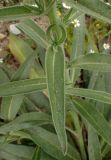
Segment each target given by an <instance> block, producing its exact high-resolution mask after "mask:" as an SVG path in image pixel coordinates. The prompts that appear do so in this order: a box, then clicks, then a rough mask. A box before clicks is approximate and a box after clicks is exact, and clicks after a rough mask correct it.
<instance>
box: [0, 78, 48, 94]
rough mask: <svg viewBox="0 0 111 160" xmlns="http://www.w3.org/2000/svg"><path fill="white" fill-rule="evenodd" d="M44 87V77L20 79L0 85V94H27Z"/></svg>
mask: <svg viewBox="0 0 111 160" xmlns="http://www.w3.org/2000/svg"><path fill="white" fill-rule="evenodd" d="M43 89H46V79H45V78H38V79H32V80H29V79H27V80H20V81H14V82H8V83H4V84H2V85H0V96H3V97H4V96H11V95H18V94H28V93H31V92H38V91H41V90H43Z"/></svg>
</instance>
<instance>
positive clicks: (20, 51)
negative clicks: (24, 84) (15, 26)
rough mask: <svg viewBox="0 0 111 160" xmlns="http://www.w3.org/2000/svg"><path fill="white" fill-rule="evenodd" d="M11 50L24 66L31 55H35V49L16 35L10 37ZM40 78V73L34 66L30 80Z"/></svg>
mask: <svg viewBox="0 0 111 160" xmlns="http://www.w3.org/2000/svg"><path fill="white" fill-rule="evenodd" d="M9 48H10V50H11V53H12V54H13V56H14V57H15V58H16V59H17V60H18V62H19V63H20V64H23V63H24V62H25V60H26V59H27V58H28V57H29V56H30V55H32V54H34V51H33V49H32V48H31V47H30V45H29V44H28V43H26V42H25V41H24V40H23V39H20V38H18V37H16V36H14V35H10V37H9ZM38 77H39V75H38V72H37V70H36V69H35V68H34V66H33V68H32V69H31V71H30V78H38Z"/></svg>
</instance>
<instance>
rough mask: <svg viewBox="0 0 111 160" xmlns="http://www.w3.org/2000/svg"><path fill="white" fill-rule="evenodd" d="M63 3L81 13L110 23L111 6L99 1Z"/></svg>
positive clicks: (73, 0) (78, 0)
mask: <svg viewBox="0 0 111 160" xmlns="http://www.w3.org/2000/svg"><path fill="white" fill-rule="evenodd" d="M64 2H65V3H67V4H68V5H71V6H74V7H75V8H76V9H78V10H80V11H82V12H83V13H86V14H88V15H91V16H93V17H96V18H99V19H101V20H103V21H106V22H109V23H111V6H110V5H107V4H105V3H104V2H102V1H100V0H85V1H84V0H68V1H67V0H64Z"/></svg>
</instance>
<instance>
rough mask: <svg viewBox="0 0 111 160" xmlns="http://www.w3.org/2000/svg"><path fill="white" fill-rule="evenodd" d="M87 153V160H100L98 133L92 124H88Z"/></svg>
mask: <svg viewBox="0 0 111 160" xmlns="http://www.w3.org/2000/svg"><path fill="white" fill-rule="evenodd" d="M88 155H89V160H102V156H101V148H100V142H99V138H98V135H97V133H96V131H95V130H94V129H93V128H92V126H90V125H89V126H88Z"/></svg>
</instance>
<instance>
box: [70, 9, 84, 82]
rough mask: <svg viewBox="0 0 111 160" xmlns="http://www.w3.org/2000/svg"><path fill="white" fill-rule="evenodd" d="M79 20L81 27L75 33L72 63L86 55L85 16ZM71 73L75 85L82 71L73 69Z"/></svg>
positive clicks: (75, 29) (82, 15)
mask: <svg viewBox="0 0 111 160" xmlns="http://www.w3.org/2000/svg"><path fill="white" fill-rule="evenodd" d="M80 13H81V12H80ZM78 20H79V23H80V27H76V28H74V31H73V42H72V54H71V58H70V60H71V61H73V60H75V59H76V58H78V57H79V56H80V55H83V54H84V40H85V15H84V14H81V15H80V16H79V18H78ZM71 71H72V72H71V80H72V82H73V83H75V82H76V80H77V79H78V77H79V75H80V70H75V68H72V69H71Z"/></svg>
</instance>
